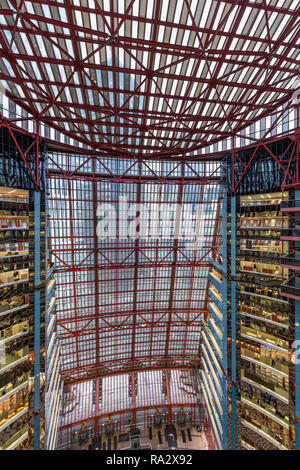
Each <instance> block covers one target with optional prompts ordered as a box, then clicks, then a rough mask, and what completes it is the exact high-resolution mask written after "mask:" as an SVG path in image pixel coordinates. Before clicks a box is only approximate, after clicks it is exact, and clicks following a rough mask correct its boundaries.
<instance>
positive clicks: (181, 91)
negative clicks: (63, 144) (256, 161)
mask: <svg viewBox="0 0 300 470" xmlns="http://www.w3.org/2000/svg"><path fill="white" fill-rule="evenodd" d="M0 15H1V16H2V21H1V23H0V45H1V49H0V79H1V80H2V81H3V83H4V85H5V88H6V90H7V94H8V96H9V97H10V98H11V99H12V100H14V101H15V102H16V103H17V104H19V105H21V106H22V107H23V108H24V109H25V110H26V111H27V112H28V113H30V115H32V116H33V117H34V118H35V119H38V120H39V121H41V122H44V123H45V124H47V125H48V126H50V127H52V128H54V129H56V130H58V131H60V132H62V133H65V134H66V135H68V136H69V137H74V136H75V135H76V139H77V140H78V141H80V142H82V143H84V144H87V145H90V146H91V147H92V149H98V150H99V149H100V150H101V151H102V152H107V155H116V156H131V155H132V154H136V155H142V156H143V158H146V157H147V156H149V157H151V158H153V156H170V155H173V156H176V155H182V154H185V153H186V152H190V151H192V150H196V149H198V148H201V147H205V146H207V144H208V143H213V142H217V141H220V140H222V139H224V138H226V137H228V136H232V135H238V133H239V131H240V130H242V129H243V128H245V127H246V126H249V125H250V124H252V123H253V122H255V121H257V119H258V118H259V117H262V116H263V115H268V114H270V112H271V111H272V110H273V109H276V108H277V107H278V106H279V105H281V104H282V103H284V102H286V101H287V100H288V99H289V97H290V95H291V89H292V88H293V86H294V84H295V81H296V79H297V77H298V76H299V72H298V66H299V61H298V55H299V48H300V45H299V35H300V28H299V22H300V18H299V15H300V5H299V2H298V1H284V2H282V1H275V2H272V3H271V2H267V1H261V2H254V1H249V0H248V1H243V2H236V1H233V0H226V1H222V0H207V1H205V2H200V1H199V0H176V2H175V1H172V2H165V1H163V0H149V1H147V2H144V1H142V0H131V1H128V2H126V3H124V2H123V1H116V2H109V1H105V0H91V1H89V2H85V1H83V0H82V1H75V0H64V1H61V2H57V1H54V0H50V1H49V0H32V1H24V0H2V2H1V8H0Z"/></svg>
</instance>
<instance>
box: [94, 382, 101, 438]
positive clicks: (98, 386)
mask: <svg viewBox="0 0 300 470" xmlns="http://www.w3.org/2000/svg"><path fill="white" fill-rule="evenodd" d="M99 391H100V379H99V378H97V379H96V380H95V437H99Z"/></svg>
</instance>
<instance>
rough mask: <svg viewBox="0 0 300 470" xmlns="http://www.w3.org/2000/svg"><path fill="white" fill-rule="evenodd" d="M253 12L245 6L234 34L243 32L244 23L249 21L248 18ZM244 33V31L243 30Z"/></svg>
mask: <svg viewBox="0 0 300 470" xmlns="http://www.w3.org/2000/svg"><path fill="white" fill-rule="evenodd" d="M252 12H253V10H252V8H250V7H246V9H245V11H244V13H243V16H242V18H241V20H240V23H239V25H238V28H237V30H236V34H242V33H243V32H244V27H245V25H246V23H248V22H249V20H250V19H251V13H252ZM244 34H245V32H244Z"/></svg>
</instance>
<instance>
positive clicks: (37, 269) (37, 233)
mask: <svg viewBox="0 0 300 470" xmlns="http://www.w3.org/2000/svg"><path fill="white" fill-rule="evenodd" d="M40 208H41V194H40V192H38V191H35V192H34V288H35V292H34V414H35V416H34V449H35V450H39V448H40V415H39V413H40V323H41V318H40V315H41V298H40V290H39V287H40V284H41V265H40V264H41V262H40V258H41V224H40V216H41V214H40Z"/></svg>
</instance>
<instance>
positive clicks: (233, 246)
mask: <svg viewBox="0 0 300 470" xmlns="http://www.w3.org/2000/svg"><path fill="white" fill-rule="evenodd" d="M235 276H236V196H231V382H232V387H231V448H232V449H233V450H234V449H236V281H235V280H234V278H235Z"/></svg>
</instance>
